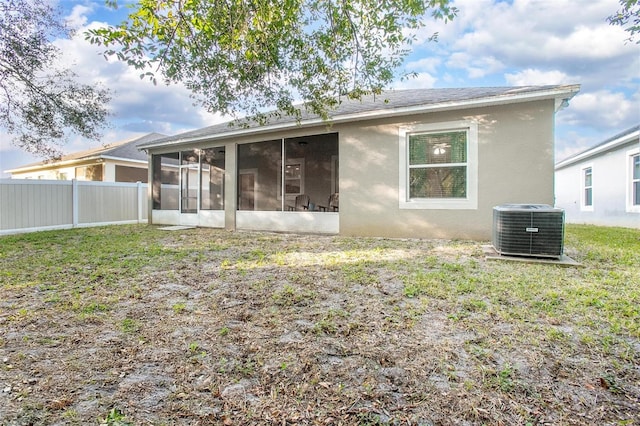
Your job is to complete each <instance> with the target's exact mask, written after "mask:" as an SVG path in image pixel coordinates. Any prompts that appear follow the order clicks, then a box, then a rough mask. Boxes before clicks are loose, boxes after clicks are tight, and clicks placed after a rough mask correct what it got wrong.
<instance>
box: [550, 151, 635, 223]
mask: <svg viewBox="0 0 640 426" xmlns="http://www.w3.org/2000/svg"><path fill="white" fill-rule="evenodd" d="M631 152H634V153H635V152H640V143H639V142H638V141H637V139H636V140H635V141H630V142H629V143H626V144H624V145H621V146H618V147H616V148H615V149H613V150H610V151H606V152H603V153H601V154H598V155H595V156H592V157H587V158H584V159H583V160H581V161H579V162H576V163H573V164H570V165H568V166H566V167H562V168H559V169H558V170H556V172H555V192H556V206H557V207H559V208H562V209H564V210H565V220H566V222H567V223H578V224H591V225H601V226H622V227H628V228H640V210H638V209H635V211H634V210H633V209H629V206H628V197H629V191H630V185H631V183H630V182H631V177H630V175H629V173H630V165H629V161H630V160H629V157H630V153H631ZM586 167H591V170H592V173H593V175H592V176H593V186H592V191H593V205H592V206H591V207H590V208H589V207H585V206H584V202H583V194H582V193H583V190H584V184H583V171H584V169H585V168H586Z"/></svg>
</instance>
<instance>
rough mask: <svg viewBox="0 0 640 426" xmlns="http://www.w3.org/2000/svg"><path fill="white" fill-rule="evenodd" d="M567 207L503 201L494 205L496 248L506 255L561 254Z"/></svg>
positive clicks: (553, 255) (494, 245)
mask: <svg viewBox="0 0 640 426" xmlns="http://www.w3.org/2000/svg"><path fill="white" fill-rule="evenodd" d="M563 242H564V210H562V209H558V208H554V207H551V206H549V205H547V204H503V205H501V206H496V207H494V208H493V247H494V248H495V249H496V251H497V252H498V253H500V254H503V255H515V256H531V257H555V258H559V257H561V256H562V252H563Z"/></svg>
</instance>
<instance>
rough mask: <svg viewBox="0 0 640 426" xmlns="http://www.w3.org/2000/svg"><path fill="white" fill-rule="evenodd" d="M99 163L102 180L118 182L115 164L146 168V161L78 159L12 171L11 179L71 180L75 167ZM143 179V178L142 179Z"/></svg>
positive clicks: (129, 180) (74, 177)
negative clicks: (99, 161)
mask: <svg viewBox="0 0 640 426" xmlns="http://www.w3.org/2000/svg"><path fill="white" fill-rule="evenodd" d="M96 164H101V165H102V181H103V182H118V180H116V166H125V167H132V168H136V169H140V170H146V169H147V163H144V162H142V163H141V162H137V161H122V160H111V159H108V160H104V162H102V163H97V162H96V160H95V159H94V160H93V161H89V162H87V161H84V162H83V161H78V162H77V163H74V164H71V165H65V166H61V167H56V166H55V164H51V165H45V166H43V167H42V168H40V169H38V170H34V171H29V172H23V173H19V172H18V173H12V174H11V179H41V180H72V179H76V168H77V167H83V166H91V165H96ZM143 173H144V172H143ZM143 181H144V180H143ZM127 182H135V181H132V180H131V179H127Z"/></svg>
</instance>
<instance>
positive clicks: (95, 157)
mask: <svg viewBox="0 0 640 426" xmlns="http://www.w3.org/2000/svg"><path fill="white" fill-rule="evenodd" d="M98 160H102V161H104V160H111V161H123V162H130V163H141V164H147V161H145V160H137V159H136V160H134V159H131V158H124V157H114V156H110V155H92V156H90V157H83V158H74V159H72V160H63V161H52V162H50V163H44V164H38V165H34V166H28V167H18V168H17V169H11V170H5V173H11V174H16V173H31V172H37V171H38V170H48V169H55V168H59V167H69V166H73V165H75V164H80V163H82V164H84V163H90V162H92V161H95V162H97V163H100V161H98Z"/></svg>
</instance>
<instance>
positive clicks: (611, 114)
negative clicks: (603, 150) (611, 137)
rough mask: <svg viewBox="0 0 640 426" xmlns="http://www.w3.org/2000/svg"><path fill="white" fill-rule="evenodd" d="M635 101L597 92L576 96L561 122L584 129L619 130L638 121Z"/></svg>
mask: <svg viewBox="0 0 640 426" xmlns="http://www.w3.org/2000/svg"><path fill="white" fill-rule="evenodd" d="M638 112H639V111H638V103H637V100H636V101H634V100H633V99H628V98H627V97H626V96H625V94H624V93H621V92H610V91H607V90H599V91H595V92H588V93H583V94H578V95H576V96H575V97H574V98H573V99H572V100H571V102H570V107H569V109H568V110H567V113H566V114H563V117H562V122H564V123H567V124H572V125H580V126H585V127H601V128H605V129H619V128H624V127H625V126H628V125H630V123H634V122H636V123H637V121H638V117H639V116H638Z"/></svg>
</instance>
